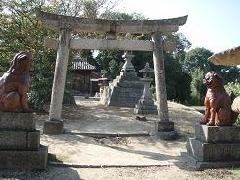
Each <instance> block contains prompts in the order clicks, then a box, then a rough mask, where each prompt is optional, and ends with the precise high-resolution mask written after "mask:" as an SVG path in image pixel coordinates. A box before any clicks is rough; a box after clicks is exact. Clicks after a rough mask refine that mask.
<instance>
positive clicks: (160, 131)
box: [157, 121, 178, 140]
mask: <svg viewBox="0 0 240 180" xmlns="http://www.w3.org/2000/svg"><path fill="white" fill-rule="evenodd" d="M157 136H158V137H159V138H160V139H163V140H174V139H176V138H177V137H178V133H177V131H176V130H175V129H174V122H172V121H158V122H157Z"/></svg>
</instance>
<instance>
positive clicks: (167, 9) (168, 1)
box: [117, 0, 240, 53]
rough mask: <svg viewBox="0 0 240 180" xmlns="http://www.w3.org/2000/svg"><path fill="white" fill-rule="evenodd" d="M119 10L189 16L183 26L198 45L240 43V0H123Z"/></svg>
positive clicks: (223, 47)
mask: <svg viewBox="0 0 240 180" xmlns="http://www.w3.org/2000/svg"><path fill="white" fill-rule="evenodd" d="M117 10H118V11H120V12H126V13H133V12H137V13H142V14H143V15H144V16H146V17H147V18H149V19H163V18H173V17H179V16H184V15H188V20H187V23H186V24H185V25H184V26H182V27H180V30H179V32H182V33H183V34H184V35H185V36H186V37H187V39H188V40H189V41H190V42H191V43H192V48H194V47H205V48H207V49H209V50H211V51H213V52H215V53H216V52H219V51H223V50H226V49H229V48H232V47H235V46H239V45H240V0H121V1H120V3H119V6H118V7H117Z"/></svg>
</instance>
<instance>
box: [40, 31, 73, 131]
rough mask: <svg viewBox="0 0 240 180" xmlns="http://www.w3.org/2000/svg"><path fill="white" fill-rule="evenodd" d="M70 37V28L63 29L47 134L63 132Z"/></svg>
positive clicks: (45, 123)
mask: <svg viewBox="0 0 240 180" xmlns="http://www.w3.org/2000/svg"><path fill="white" fill-rule="evenodd" d="M70 39H71V32H70V31H69V30H68V29H62V30H61V32H60V35H59V45H58V51H57V59H56V66H55V73H54V81H53V87H52V97H51V104H50V113H49V120H48V121H45V122H44V129H43V133H45V134H60V133H62V132H63V121H62V120H61V112H62V103H63V95H64V88H65V80H66V74H67V66H68V58H69V44H70Z"/></svg>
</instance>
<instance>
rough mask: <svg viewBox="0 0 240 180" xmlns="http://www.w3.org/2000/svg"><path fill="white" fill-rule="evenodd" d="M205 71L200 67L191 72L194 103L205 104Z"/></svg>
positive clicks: (191, 101)
mask: <svg viewBox="0 0 240 180" xmlns="http://www.w3.org/2000/svg"><path fill="white" fill-rule="evenodd" d="M204 75H205V74H204V72H203V71H202V70H201V69H200V68H196V69H194V70H193V71H192V72H191V77H192V82H191V91H192V92H191V100H190V104H192V105H203V101H204V97H205V93H206V87H205V85H203V78H204Z"/></svg>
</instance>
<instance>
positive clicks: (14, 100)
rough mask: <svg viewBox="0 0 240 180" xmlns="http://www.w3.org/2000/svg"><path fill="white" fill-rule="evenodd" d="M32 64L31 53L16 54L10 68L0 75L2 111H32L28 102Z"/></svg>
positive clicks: (0, 108)
mask: <svg viewBox="0 0 240 180" xmlns="http://www.w3.org/2000/svg"><path fill="white" fill-rule="evenodd" d="M31 66H32V55H31V54H30V53H27V52H20V53H18V54H16V55H15V57H14V58H13V60H12V61H11V66H10V68H9V70H8V71H7V72H5V73H4V74H3V76H2V77H0V111H8V112H31V110H30V109H29V107H28V102H27V100H28V98H27V92H28V89H29V85H30V69H31Z"/></svg>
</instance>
